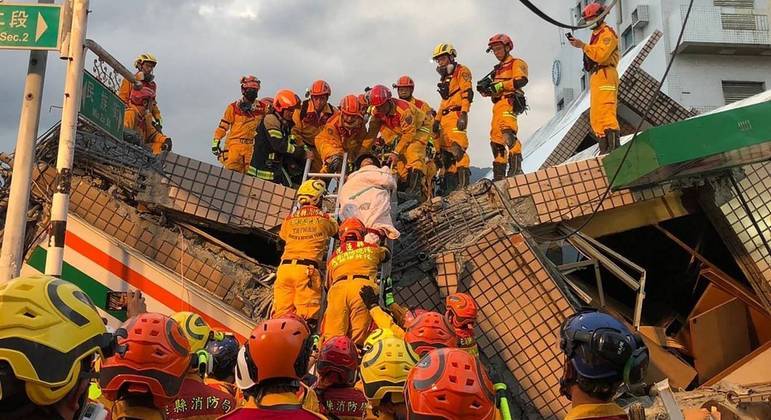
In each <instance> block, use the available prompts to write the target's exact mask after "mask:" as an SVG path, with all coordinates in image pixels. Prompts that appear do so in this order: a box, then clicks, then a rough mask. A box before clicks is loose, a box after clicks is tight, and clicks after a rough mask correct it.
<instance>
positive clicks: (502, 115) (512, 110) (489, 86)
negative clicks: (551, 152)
mask: <svg viewBox="0 0 771 420" xmlns="http://www.w3.org/2000/svg"><path fill="white" fill-rule="evenodd" d="M512 50H514V42H513V41H512V40H511V38H510V37H509V36H508V35H506V34H495V35H493V36H492V37H490V40H489V41H488V42H487V52H491V51H492V52H493V54H495V58H496V59H497V60H498V64H496V65H495V68H494V69H493V71H492V72H491V73H490V76H488V77H487V78H485V79H482V81H480V83H478V84H477V90H479V93H481V94H482V96H489V97H490V99H491V100H492V101H493V120H492V123H491V124H490V147H491V148H492V151H493V180H494V181H498V180H501V179H503V178H504V177H506V176H514V175H516V174H520V173H522V143H521V142H520V141H519V139H518V138H517V132H518V130H519V127H518V125H517V115H519V114H521V113H523V112H525V107H526V104H525V93H524V92H523V91H522V88H523V87H525V85H527V63H525V61H524V60H522V59H520V58H514V57H512V56H511V51H512ZM507 149H508V152H507ZM507 162H508V165H509V170H508V173H507V171H506V163H507Z"/></svg>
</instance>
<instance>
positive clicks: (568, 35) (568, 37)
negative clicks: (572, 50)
mask: <svg viewBox="0 0 771 420" xmlns="http://www.w3.org/2000/svg"><path fill="white" fill-rule="evenodd" d="M565 38H567V39H568V41H572V40H574V39H575V38H573V34H572V33H571V32H568V33H566V34H565Z"/></svg>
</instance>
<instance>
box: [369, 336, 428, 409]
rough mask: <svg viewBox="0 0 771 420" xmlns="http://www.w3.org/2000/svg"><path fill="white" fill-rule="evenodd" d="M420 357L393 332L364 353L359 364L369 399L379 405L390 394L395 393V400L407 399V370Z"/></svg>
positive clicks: (397, 401)
mask: <svg viewBox="0 0 771 420" xmlns="http://www.w3.org/2000/svg"><path fill="white" fill-rule="evenodd" d="M384 331H385V330H384ZM386 334H387V333H386ZM418 359H419V358H418V355H417V354H416V353H415V352H413V351H412V349H411V348H410V346H408V345H407V343H405V342H404V340H403V339H401V338H398V337H395V336H390V337H383V338H381V339H380V340H377V341H375V343H374V344H373V346H372V348H371V349H369V350H368V351H367V352H366V353H364V356H363V357H362V360H361V366H359V373H360V376H361V381H362V383H363V384H364V395H365V396H366V397H367V400H369V403H370V404H372V406H374V407H377V406H379V405H380V401H381V400H382V399H383V398H384V397H385V396H386V395H387V394H391V401H392V402H395V403H400V402H403V401H404V396H403V391H404V384H405V383H406V382H407V374H408V373H410V369H412V368H413V367H414V366H415V364H416V363H417V362H418Z"/></svg>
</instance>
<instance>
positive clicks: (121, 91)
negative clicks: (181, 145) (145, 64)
mask: <svg viewBox="0 0 771 420" xmlns="http://www.w3.org/2000/svg"><path fill="white" fill-rule="evenodd" d="M141 73H142V72H137V73H136V74H134V77H135V78H136V77H139V75H140V74H141ZM140 83H141V84H142V87H148V88H150V89H152V90H153V92H155V93H156V94H157V93H158V85H157V84H156V83H155V82H154V81H153V82H145V81H141V82H140ZM133 89H134V87H133V86H132V85H131V82H129V81H128V80H127V79H123V81H122V82H121V84H120V87H119V88H118V97H119V98H120V99H121V100H122V101H123V103H124V104H125V105H126V111H125V112H124V114H123V128H124V129H126V130H131V131H134V132H136V133H137V134H138V135H139V137H140V139H141V140H142V141H143V142H144V143H145V144H148V145H150V150H151V151H152V153H153V154H154V155H159V154H160V153H161V151H162V150H163V148H164V145H165V144H166V142H167V141H169V138H168V137H167V136H165V135H164V134H163V133H161V131H160V130H159V129H158V128H157V127H156V125H157V126H160V125H161V123H162V121H163V119H162V118H161V110H160V109H159V108H158V102H156V101H155V98H153V100H151V101H149V102H148V103H146V104H134V103H132V102H131V100H130V97H131V92H132V90H133Z"/></svg>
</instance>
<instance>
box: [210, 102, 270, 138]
mask: <svg viewBox="0 0 771 420" xmlns="http://www.w3.org/2000/svg"><path fill="white" fill-rule="evenodd" d="M239 102H240V100H238V101H235V102H233V103H231V104H230V105H228V107H227V108H225V114H224V115H223V116H222V119H221V120H220V123H219V125H218V126H217V128H216V129H215V130H214V138H215V139H217V140H222V138H223V137H225V134H227V136H228V140H231V139H232V140H242V139H243V140H254V136H255V135H256V134H257V127H259V126H260V123H261V122H262V119H263V117H265V107H264V106H263V105H262V103H261V102H260V101H254V104H253V105H252V110H251V111H244V110H243V109H241V107H239V106H238V103H239Z"/></svg>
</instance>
